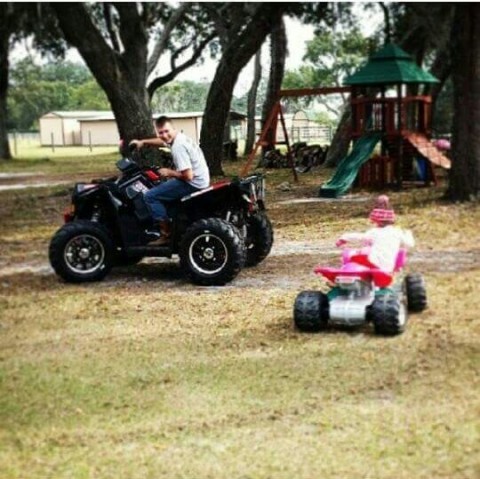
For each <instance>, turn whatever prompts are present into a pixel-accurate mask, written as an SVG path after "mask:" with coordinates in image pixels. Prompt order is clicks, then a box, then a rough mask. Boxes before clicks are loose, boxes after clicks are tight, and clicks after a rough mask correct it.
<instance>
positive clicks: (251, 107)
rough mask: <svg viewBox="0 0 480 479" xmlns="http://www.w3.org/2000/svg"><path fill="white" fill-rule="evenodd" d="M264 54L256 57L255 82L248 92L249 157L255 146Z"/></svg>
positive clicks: (246, 145) (246, 148)
mask: <svg viewBox="0 0 480 479" xmlns="http://www.w3.org/2000/svg"><path fill="white" fill-rule="evenodd" d="M261 59H262V52H261V50H258V52H257V54H256V55H255V67H254V70H253V82H252V86H251V87H250V90H249V92H248V106H247V117H248V118H247V124H248V127H247V140H246V142H245V151H244V154H245V155H249V154H250V152H251V151H252V150H253V146H254V144H255V130H256V128H255V127H256V125H255V114H256V111H257V92H258V85H259V84H260V80H261V78H262V65H261Z"/></svg>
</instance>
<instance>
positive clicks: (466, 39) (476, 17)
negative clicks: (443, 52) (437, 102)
mask: <svg viewBox="0 0 480 479" xmlns="http://www.w3.org/2000/svg"><path fill="white" fill-rule="evenodd" d="M479 22H480V4H478V3H459V4H457V6H456V7H455V16H454V21H453V26H452V35H451V53H452V55H451V58H452V75H453V90H454V92H453V97H454V119H453V135H452V170H451V174H450V186H449V191H448V195H449V197H450V198H451V199H452V200H459V201H468V200H473V199H477V200H478V199H480V77H479V73H478V72H479V71H480V30H479V29H478V25H479Z"/></svg>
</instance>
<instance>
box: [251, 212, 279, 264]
mask: <svg viewBox="0 0 480 479" xmlns="http://www.w3.org/2000/svg"><path fill="white" fill-rule="evenodd" d="M272 245H273V228H272V223H270V220H269V219H268V216H267V215H266V214H265V213H263V212H259V213H256V214H255V215H253V216H251V217H250V218H248V221H247V238H246V240H245V246H246V248H247V262H246V266H256V265H257V264H258V263H260V262H262V261H263V260H264V259H265V258H266V257H267V256H268V253H270V250H271V249H272Z"/></svg>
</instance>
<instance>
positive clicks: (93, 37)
mask: <svg viewBox="0 0 480 479" xmlns="http://www.w3.org/2000/svg"><path fill="white" fill-rule="evenodd" d="M51 7H52V8H53V10H54V11H55V12H56V14H57V17H58V21H59V25H60V28H61V30H62V32H63V35H64V36H65V39H66V40H67V42H68V43H69V44H70V45H72V46H74V47H76V48H77V49H78V51H79V53H80V55H81V56H82V57H83V59H84V61H85V63H86V64H87V65H88V67H89V68H90V70H91V72H92V74H93V75H94V77H95V79H96V80H97V82H98V83H99V85H100V86H101V87H102V88H103V90H104V91H105V93H106V94H107V97H108V99H109V102H110V104H111V107H112V110H113V113H114V115H115V119H116V121H117V125H118V130H119V134H120V137H121V138H122V139H124V140H125V141H126V142H128V141H129V140H131V139H133V138H144V137H148V136H152V135H154V130H153V125H152V112H151V108H150V98H151V96H152V95H153V93H154V92H155V90H156V89H158V88H159V87H160V86H162V85H164V84H165V83H167V82H169V81H171V80H173V79H174V78H175V76H176V75H178V74H179V73H180V72H182V71H184V70H185V69H186V68H188V67H190V66H191V65H192V64H193V63H195V62H196V61H197V60H198V58H199V57H200V55H201V53H202V51H203V49H204V48H205V46H206V45H207V44H208V42H209V41H210V40H211V39H212V38H213V33H212V30H211V29H210V26H209V24H208V22H207V21H206V17H202V16H201V12H202V9H201V7H200V6H199V4H194V3H181V4H180V5H179V6H178V7H176V8H174V7H170V6H169V5H168V4H165V3H153V2H152V3H120V2H119V3H109V2H106V3H103V4H87V3H52V4H51ZM193 27H194V28H193ZM150 40H152V41H153V40H154V41H153V48H152V49H151V51H149V43H150ZM165 53H170V71H169V72H168V73H166V74H162V75H157V76H155V78H154V79H153V80H151V81H150V83H147V82H148V81H149V76H150V75H152V74H154V72H155V68H156V66H157V63H158V61H159V59H160V57H161V56H162V55H163V54H165ZM185 54H187V55H189V57H188V58H187V59H184V57H185Z"/></svg>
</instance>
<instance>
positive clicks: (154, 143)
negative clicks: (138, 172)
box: [130, 137, 168, 148]
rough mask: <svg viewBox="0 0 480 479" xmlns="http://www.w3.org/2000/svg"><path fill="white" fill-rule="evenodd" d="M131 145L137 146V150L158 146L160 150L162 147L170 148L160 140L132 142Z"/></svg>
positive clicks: (151, 139)
mask: <svg viewBox="0 0 480 479" xmlns="http://www.w3.org/2000/svg"><path fill="white" fill-rule="evenodd" d="M130 145H136V146H137V148H143V147H144V146H156V147H158V148H160V147H162V146H168V145H167V144H166V143H165V142H164V141H162V140H161V139H160V138H156V137H154V138H145V139H144V140H132V141H131V142H130Z"/></svg>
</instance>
